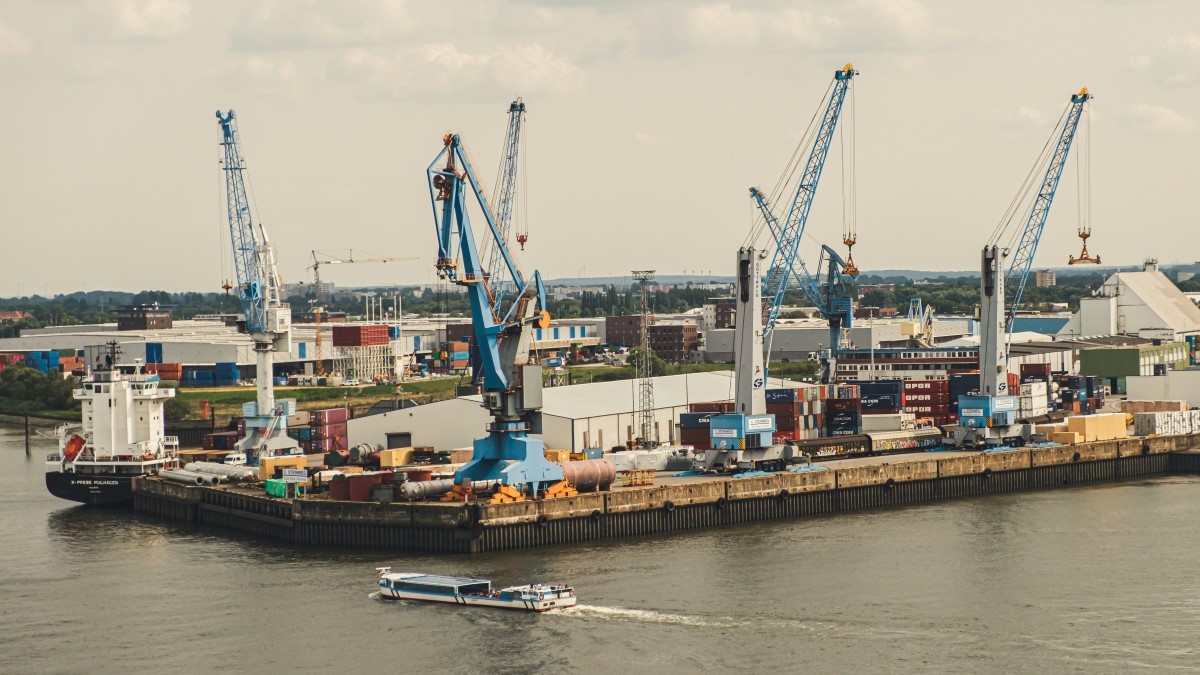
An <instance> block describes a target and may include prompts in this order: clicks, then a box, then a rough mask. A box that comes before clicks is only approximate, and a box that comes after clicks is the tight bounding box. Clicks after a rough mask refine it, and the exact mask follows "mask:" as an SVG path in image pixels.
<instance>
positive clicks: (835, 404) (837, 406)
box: [825, 398, 862, 413]
mask: <svg viewBox="0 0 1200 675" xmlns="http://www.w3.org/2000/svg"><path fill="white" fill-rule="evenodd" d="M825 411H826V412H831V413H832V412H861V411H862V399H861V398H831V399H828V400H826V401H825Z"/></svg>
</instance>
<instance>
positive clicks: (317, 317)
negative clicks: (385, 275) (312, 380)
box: [308, 250, 417, 376]
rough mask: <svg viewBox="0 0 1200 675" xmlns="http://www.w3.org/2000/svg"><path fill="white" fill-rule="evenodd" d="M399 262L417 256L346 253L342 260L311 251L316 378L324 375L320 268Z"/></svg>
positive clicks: (329, 254) (322, 304) (326, 253)
mask: <svg viewBox="0 0 1200 675" xmlns="http://www.w3.org/2000/svg"><path fill="white" fill-rule="evenodd" d="M401 260H417V256H405V257H371V258H356V257H354V251H353V250H350V251H347V255H346V257H344V258H340V257H334V256H333V254H331V253H328V252H326V251H313V252H312V264H311V265H309V266H308V269H310V270H312V273H313V299H312V303H313V307H312V315H313V326H314V328H315V332H316V335H315V337H314V338H313V348H314V351H315V352H316V354H315V356H316V360H317V365H316V371H317V376H321V375H324V374H325V354H324V339H323V337H322V335H321V315H322V314H324V313H325V304H324V302H323V301H322V299H321V294H322V293H324V292H325V287H324V285H323V284H322V283H321V266H322V265H345V264H351V263H389V262H399V261H401Z"/></svg>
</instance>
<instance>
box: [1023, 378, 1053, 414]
mask: <svg viewBox="0 0 1200 675" xmlns="http://www.w3.org/2000/svg"><path fill="white" fill-rule="evenodd" d="M1020 391H1021V398H1020V401H1019V402H1018V407H1017V419H1022V420H1027V419H1029V418H1031V417H1039V416H1041V415H1045V414H1046V413H1048V412H1050V407H1049V405H1050V399H1049V393H1050V389H1049V385H1047V384H1046V383H1045V382H1022V383H1021V390H1020Z"/></svg>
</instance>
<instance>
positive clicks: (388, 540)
mask: <svg viewBox="0 0 1200 675" xmlns="http://www.w3.org/2000/svg"><path fill="white" fill-rule="evenodd" d="M1198 441H1200V436H1160V437H1151V438H1130V439H1121V440H1115V441H1102V442H1094V443H1086V444H1079V445H1074V446H1051V447H1027V448H1020V449H1015V450H1006V451H995V452H981V453H978V454H972V455H957V456H948V457H939V456H938V454H937V453H927V454H924V455H895V456H885V457H879V458H877V460H876V461H875V462H872V463H866V464H859V465H856V466H847V467H840V468H824V467H814V468H813V469H811V470H805V471H800V472H797V473H778V474H772V475H768V476H756V477H751V478H725V479H721V480H698V481H696V482H690V483H686V484H675V485H661V486H647V487H642V488H622V489H620V490H613V491H609V492H599V493H589V494H581V495H578V496H575V497H566V498H560V499H553V500H544V501H527V502H513V503H508V504H462V503H443V502H403V503H374V502H335V501H329V500H325V499H296V500H290V499H276V498H272V497H266V496H260V495H247V494H243V493H241V492H238V491H234V490H229V489H225V488H212V487H198V486H188V485H181V484H174V483H170V482H167V481H159V480H156V479H143V480H140V481H138V483H137V485H136V487H135V500H134V508H135V509H136V510H138V511H141V512H145V513H149V514H153V515H157V516H161V517H164V518H169V519H172V520H177V521H183V522H188V523H196V524H201V525H210V526H214V527H219V528H225V529H229V530H233V531H238V532H244V533H248V534H252V535H258V536H263V537H269V538H272V539H278V540H282V541H288V542H292V543H296V544H301V545H309V546H319V547H353V548H373V549H384V550H398V551H420V552H431V553H483V552H489V551H504V550H513V549H522V548H531V547H539V546H552V545H559V544H567V543H572V542H579V541H592V540H599V539H612V538H623V537H635V536H643V535H655V534H663V533H670V532H677V531H683V530H690V529H697V528H706V527H717V526H723V525H734V524H740V523H750V522H757V521H764V520H773V519H779V518H796V517H802V516H812V515H820V514H826V513H835V512H839V511H850V510H858V509H868V508H880V507H892V506H904V505H908V504H919V503H922V502H929V501H934V500H939V499H953V498H962V497H975V496H982V495H989V494H998V493H1002V492H1015V491H1020V490H1035V489H1046V488H1052V487H1062V486H1071V485H1080V484H1085V483H1095V482H1101V481H1112V480H1117V479H1122V478H1130V477H1137V476H1148V475H1154V474H1163V473H1169V472H1174V471H1182V472H1198V473H1200V452H1188V451H1189V450H1191V449H1192V448H1193V447H1200V443H1198Z"/></svg>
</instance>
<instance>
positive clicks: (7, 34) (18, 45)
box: [0, 21, 29, 54]
mask: <svg viewBox="0 0 1200 675" xmlns="http://www.w3.org/2000/svg"><path fill="white" fill-rule="evenodd" d="M28 52H29V41H28V40H26V39H25V38H24V37H23V36H22V35H21V34H20V33H18V32H17V31H15V30H13V29H12V28H9V27H8V24H6V23H4V22H3V21H0V54H26V53H28Z"/></svg>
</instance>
